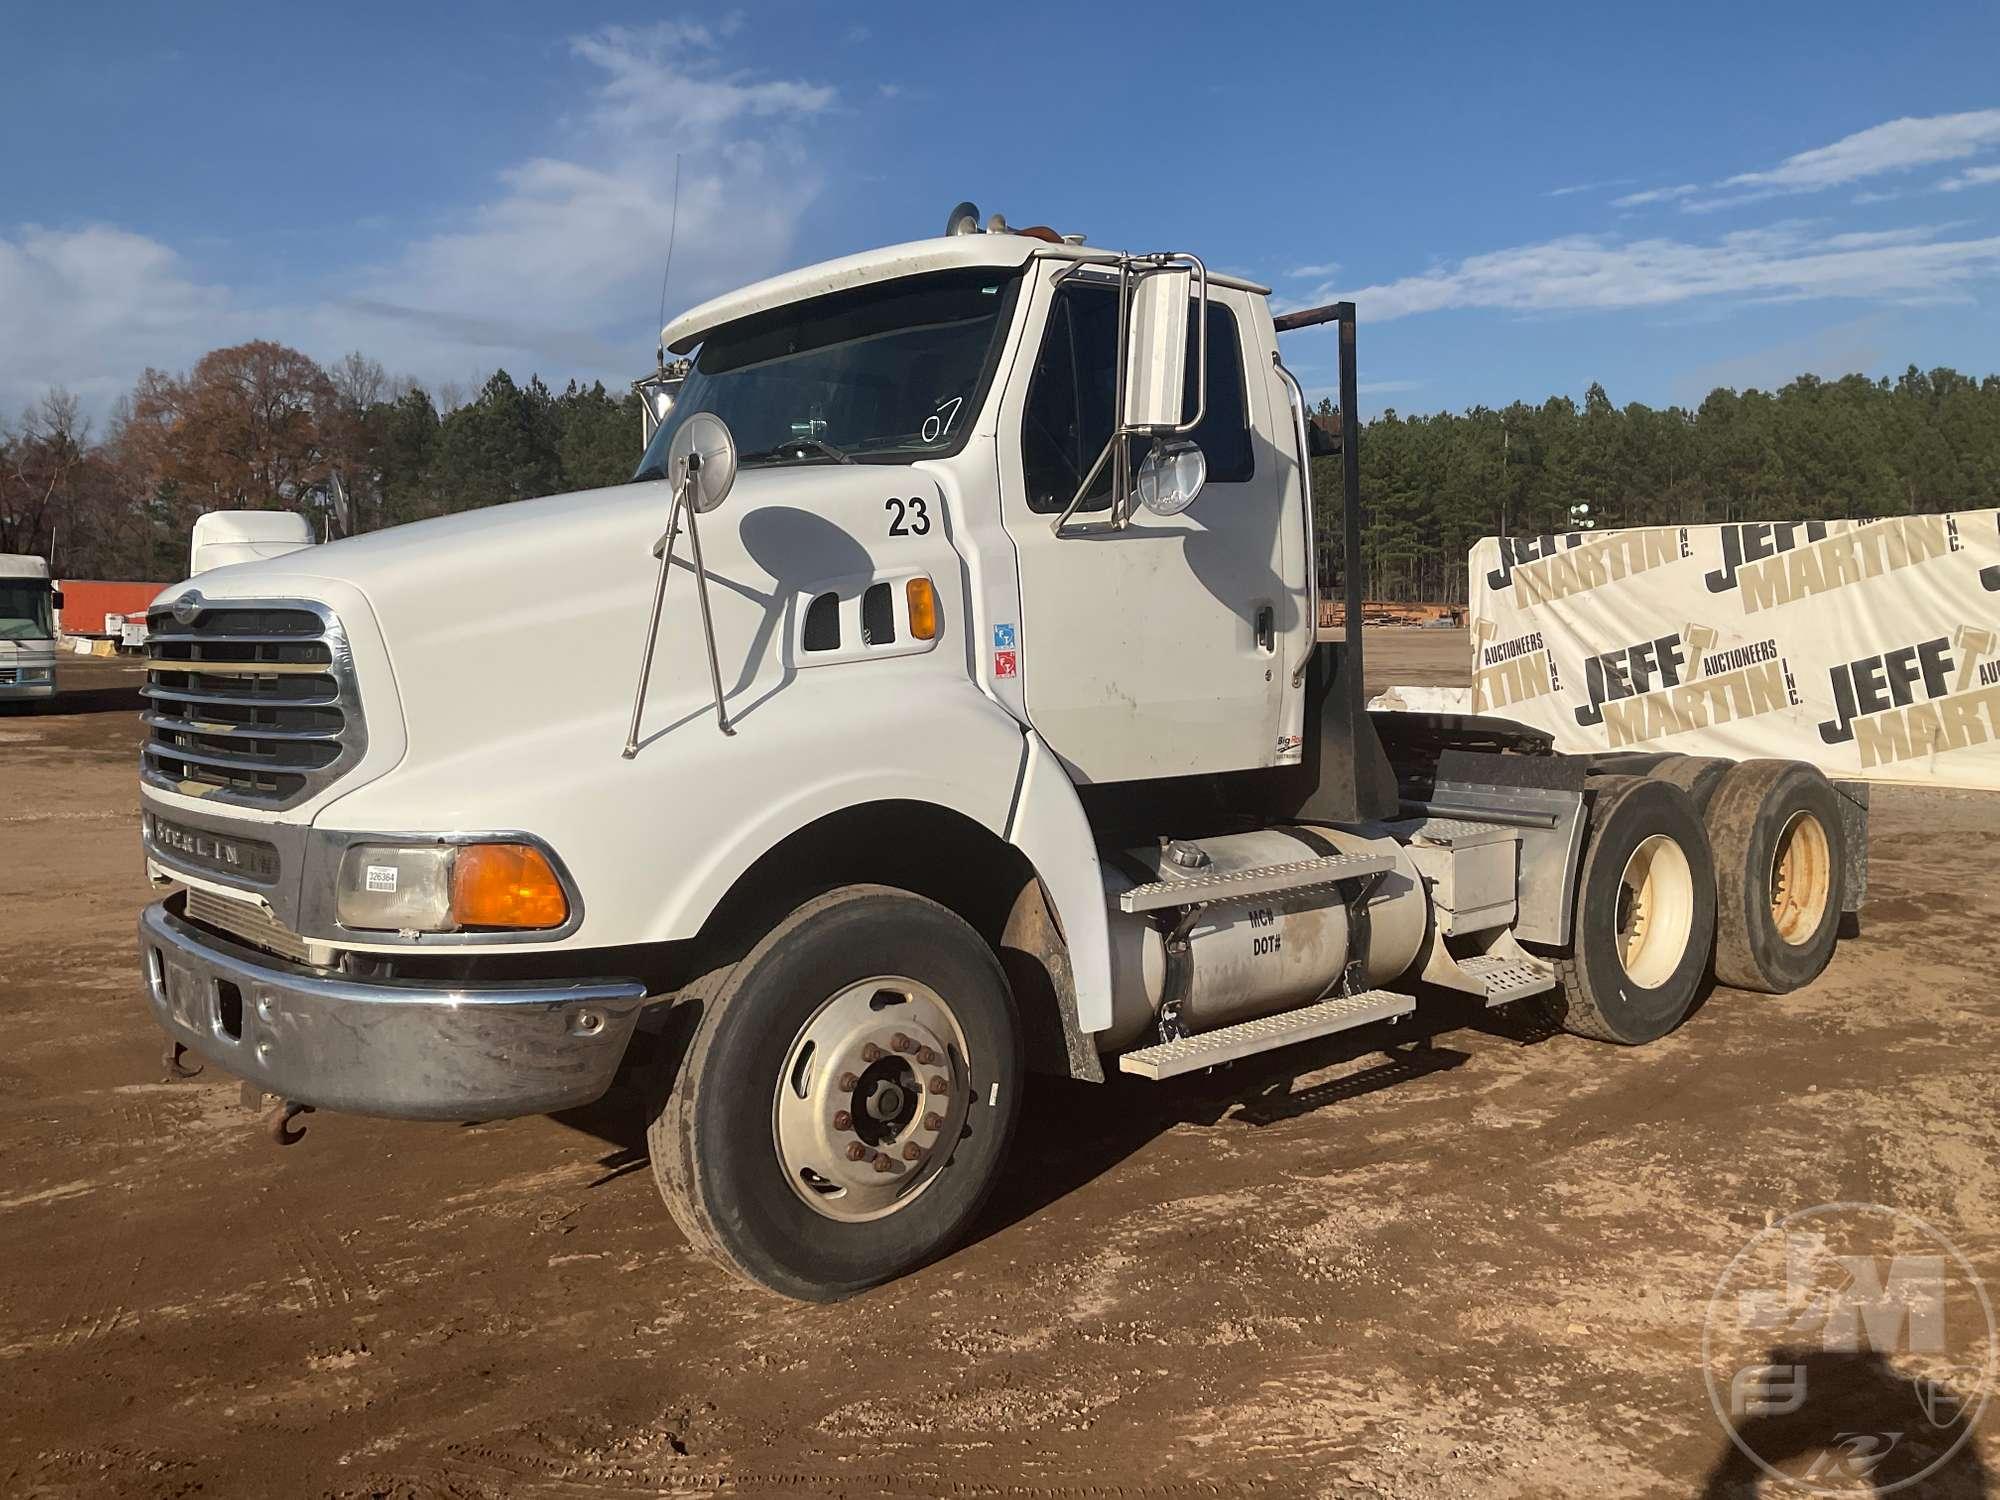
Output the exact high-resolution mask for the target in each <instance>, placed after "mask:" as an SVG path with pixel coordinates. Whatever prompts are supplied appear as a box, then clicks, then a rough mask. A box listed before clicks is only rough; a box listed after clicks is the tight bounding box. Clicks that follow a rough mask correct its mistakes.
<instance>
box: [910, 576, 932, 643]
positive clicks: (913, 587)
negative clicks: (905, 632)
mask: <svg viewBox="0 0 2000 1500" xmlns="http://www.w3.org/2000/svg"><path fill="white" fill-rule="evenodd" d="M903 592H904V593H905V594H906V595H908V596H909V600H910V634H911V635H913V636H915V637H916V638H917V639H918V640H920V641H928V640H934V639H936V637H937V590H936V589H934V588H932V587H931V581H930V580H929V579H928V578H912V579H911V580H910V581H909V582H908V583H907V584H905V585H904V586H903Z"/></svg>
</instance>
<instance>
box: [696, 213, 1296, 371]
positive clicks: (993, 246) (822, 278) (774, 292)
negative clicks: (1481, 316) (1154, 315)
mask: <svg viewBox="0 0 2000 1500" xmlns="http://www.w3.org/2000/svg"><path fill="white" fill-rule="evenodd" d="M1116 259H1117V255H1116V252H1114V251H1109V250H1101V249H1099V248H1097V247H1096V246H1094V245H1051V244H1049V243H1048V242H1047V241H1046V240H1039V239H1030V238H1029V237H1028V236H1026V235H1020V234H957V235H951V236H949V237H948V238H944V239H935V240H912V241H910V242H909V243H908V244H906V245H887V246H884V247H883V248H882V249H879V250H864V251H863V252H862V253H861V254H859V255H844V256H842V257H841V258H840V259H839V260H823V261H820V262H819V263H818V264H817V265H810V266H801V267H800V268H799V269H798V270H796V271H787V272H785V273H784V274H783V275H782V276H773V277H770V278H769V279H768V280H765V281H758V282H752V283H751V284H750V285H749V286H746V287H741V288H739V289H737V290H736V291H733V292H725V293H723V295H721V296H720V297H713V298H711V299H709V300H708V301H707V302H704V303H702V304H701V305H700V306H699V307H691V308H689V309H688V310H687V311H686V312H684V313H682V314H681V315H680V316H679V317H677V318H675V319H674V320H673V322H671V323H669V324H667V326H666V327H665V328H663V329H662V330H661V331H660V341H661V342H662V343H663V344H665V345H666V346H667V348H669V349H671V350H672V351H673V352H674V353H675V354H685V353H687V352H688V350H690V349H692V348H694V346H695V345H696V344H698V343H700V342H701V341H702V339H703V338H704V337H706V336H707V335H708V334H710V333H712V332H713V331H714V330H716V329H717V328H720V327H722V326H723V325H724V324H726V323H734V322H735V321H737V319H739V318H747V317H751V316H753V315H754V314H756V313H761V312H769V311H770V310H771V309H772V308H774V307H783V306H784V305H785V304H787V303H790V302H802V301H804V300H805V299H806V298H808V297H820V296H824V295H825V294H826V293H828V292H844V291H846V290H848V289H849V288H850V287H857V286H867V285H869V284H870V283H872V282H877V281H893V280H895V279H896V278H897V277H899V276H921V275H923V274H924V273H925V272H927V271H956V270H969V269H972V268H975V267H978V266H994V267H998V268H1003V269H1007V270H1012V269H1014V268H1015V267H1018V266H1023V265H1026V264H1027V263H1028V262H1029V261H1030V260H1075V261H1100V262H1113V261H1115V260H1116ZM1208 280H1209V284H1210V285H1211V286H1226V287H1234V288H1236V289H1238V290H1239V291H1246V292H1255V293H1257V294H1259V295H1260V296H1261V295H1265V294H1268V293H1269V291H1270V288H1269V287H1266V286H1259V285H1258V284H1257V283H1256V282H1254V281H1244V280H1242V279H1241V278H1239V277H1235V276H1224V275H1221V274H1219V273H1217V272H1214V271H1211V272H1209V276H1208Z"/></svg>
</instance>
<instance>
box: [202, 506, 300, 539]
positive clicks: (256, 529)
mask: <svg viewBox="0 0 2000 1500" xmlns="http://www.w3.org/2000/svg"><path fill="white" fill-rule="evenodd" d="M193 540H194V544H195V546H197V547H199V546H201V545H202V544H203V543H205V542H289V543H291V544H292V545H294V546H299V547H307V546H311V545H312V540H313V531H312V522H310V521H308V520H307V519H306V518H305V517H304V516H302V515H300V514H299V513H298V512H297V511H295V510H211V511H204V512H203V513H202V514H201V515H198V516H196V517H195V518H194V538H193Z"/></svg>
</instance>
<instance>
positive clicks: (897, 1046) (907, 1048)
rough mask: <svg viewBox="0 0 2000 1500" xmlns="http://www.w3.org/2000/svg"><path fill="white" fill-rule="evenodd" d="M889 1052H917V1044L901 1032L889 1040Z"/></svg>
mask: <svg viewBox="0 0 2000 1500" xmlns="http://www.w3.org/2000/svg"><path fill="white" fill-rule="evenodd" d="M889 1050H890V1051H891V1052H914V1051H916V1050H917V1044H916V1043H915V1042H913V1041H911V1040H910V1039H909V1038H908V1037H906V1036H904V1035H903V1033H902V1032H900V1031H899V1032H897V1033H896V1034H895V1035H894V1036H892V1037H890V1038H889Z"/></svg>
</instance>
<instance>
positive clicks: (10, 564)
mask: <svg viewBox="0 0 2000 1500" xmlns="http://www.w3.org/2000/svg"><path fill="white" fill-rule="evenodd" d="M48 576H49V564H48V560H47V559H46V558H40V557H29V556H27V555H26V554H25V553H21V552H0V578H46V577H48Z"/></svg>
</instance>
